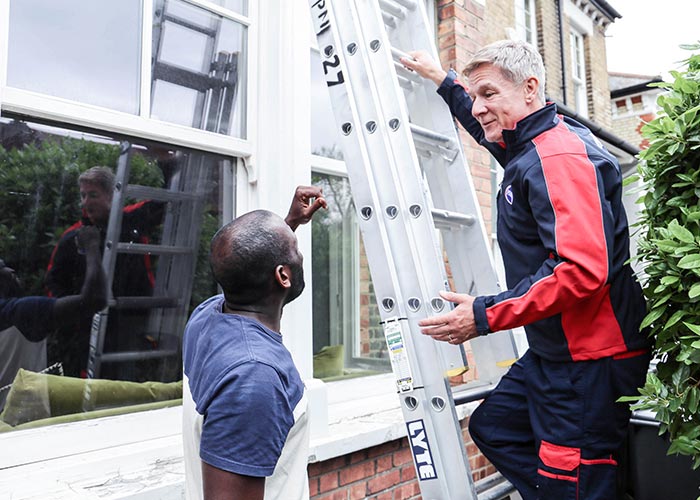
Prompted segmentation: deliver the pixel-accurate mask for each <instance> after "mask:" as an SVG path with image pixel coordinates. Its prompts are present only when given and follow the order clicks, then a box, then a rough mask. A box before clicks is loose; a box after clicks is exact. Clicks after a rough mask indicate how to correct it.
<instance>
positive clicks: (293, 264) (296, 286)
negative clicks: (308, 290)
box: [285, 228, 306, 304]
mask: <svg viewBox="0 0 700 500" xmlns="http://www.w3.org/2000/svg"><path fill="white" fill-rule="evenodd" d="M287 229H289V228H287ZM287 237H288V238H290V254H291V255H292V259H291V261H290V262H289V269H290V271H291V273H292V276H291V279H292V286H291V288H290V289H289V294H287V298H286V300H285V304H288V303H290V302H291V301H293V300H294V299H296V298H297V297H298V296H299V295H301V292H303V291H304V287H305V286H306V283H305V282H304V256H303V255H302V254H301V252H300V251H299V245H298V243H297V237H296V235H295V234H294V232H293V231H292V230H291V229H289V231H288V234H287Z"/></svg>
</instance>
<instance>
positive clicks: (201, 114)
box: [151, 0, 247, 138]
mask: <svg viewBox="0 0 700 500" xmlns="http://www.w3.org/2000/svg"><path fill="white" fill-rule="evenodd" d="M153 16H154V19H153V67H152V78H153V86H152V93H151V117H152V118H156V119H159V120H163V121H167V122H171V123H178V124H181V125H186V126H191V127H195V128H198V129H202V130H209V131H212V132H216V133H219V134H228V135H233V136H236V137H241V138H245V136H246V130H245V117H246V110H245V102H246V101H245V94H246V88H245V81H246V67H247V62H246V50H247V48H246V37H247V29H246V28H245V27H244V26H242V25H241V24H238V23H236V22H234V21H231V20H229V19H225V18H223V17H222V16H219V15H216V14H213V13H211V12H208V11H206V10H204V9H201V8H199V7H196V6H194V5H192V4H189V3H186V2H183V1H181V0H156V1H155V2H154V13H153ZM174 97H175V98H178V99H181V100H178V101H176V102H177V103H178V105H177V106H173V105H172V103H173V101H172V99H173V98H174ZM174 108H177V109H174Z"/></svg>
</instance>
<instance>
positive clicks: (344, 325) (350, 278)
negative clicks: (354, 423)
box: [312, 174, 391, 380]
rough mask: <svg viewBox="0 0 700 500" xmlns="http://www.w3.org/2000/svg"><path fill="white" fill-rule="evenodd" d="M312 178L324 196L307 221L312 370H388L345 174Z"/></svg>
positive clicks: (337, 374) (328, 374)
mask: <svg viewBox="0 0 700 500" xmlns="http://www.w3.org/2000/svg"><path fill="white" fill-rule="evenodd" d="M313 182H314V185H317V186H320V187H321V188H323V193H324V196H325V197H326V200H327V201H328V210H323V211H319V212H317V213H316V215H314V219H313V222H312V241H313V243H312V246H313V248H312V269H313V310H314V314H313V344H314V376H315V377H317V378H323V379H329V380H332V379H335V378H343V377H353V376H362V375H371V374H375V373H381V372H387V371H390V369H391V367H390V365H389V358H388V353H387V349H386V342H385V340H384V333H383V330H382V328H381V326H380V324H379V310H378V309H377V305H376V300H375V297H374V288H373V286H372V280H371V279H370V275H369V267H368V265H367V259H366V257H365V256H364V252H363V251H362V247H361V242H360V240H359V231H358V227H357V221H356V218H355V207H354V205H353V202H352V196H351V193H350V185H349V183H348V180H347V179H346V178H343V177H336V176H331V175H321V174H314V176H313Z"/></svg>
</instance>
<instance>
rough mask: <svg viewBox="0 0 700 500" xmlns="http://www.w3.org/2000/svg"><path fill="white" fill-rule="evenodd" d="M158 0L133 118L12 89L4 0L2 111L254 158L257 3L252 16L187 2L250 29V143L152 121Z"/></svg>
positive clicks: (147, 31) (145, 5) (147, 23)
mask: <svg viewBox="0 0 700 500" xmlns="http://www.w3.org/2000/svg"><path fill="white" fill-rule="evenodd" d="M153 1H154V0H142V3H141V9H142V10H141V18H142V31H141V66H140V68H141V81H140V85H139V89H140V94H141V95H140V96H139V106H140V109H139V113H138V114H130V113H125V112H120V111H115V110H111V109H108V108H103V107H99V106H94V105H89V104H84V103H80V102H77V101H71V100H68V99H63V98H59V97H54V96H50V95H47V94H40V93H37V92H32V91H28V90H23V89H18V88H14V87H8V86H7V52H8V46H9V29H8V28H9V7H10V5H9V3H10V0H0V28H4V29H3V31H2V32H3V33H4V34H5V35H4V37H3V38H2V39H0V106H1V108H0V109H2V111H4V112H10V113H14V114H18V115H25V116H29V117H32V118H37V119H46V120H50V121H54V122H58V123H66V124H70V125H74V126H78V127H85V128H90V129H96V130H104V131H105V132H113V133H120V134H126V135H133V136H138V137H141V138H144V139H148V140H153V141H158V142H166V143H172V144H173V145H177V146H183V147H188V148H194V149H204V150H206V151H209V152H212V153H219V154H224V155H229V156H243V157H249V156H251V155H252V154H253V148H252V144H253V142H254V139H255V138H254V137H251V135H252V134H253V133H254V132H253V131H254V130H255V126H256V123H255V119H254V118H253V117H252V115H253V114H254V113H251V112H250V109H251V103H254V102H255V100H256V99H257V95H256V91H255V89H256V87H257V85H256V81H257V67H256V64H257V63H256V61H257V53H256V50H257V48H256V47H255V44H253V43H252V41H253V40H255V38H254V37H256V36H257V31H256V29H255V25H256V23H255V22H254V19H255V18H256V13H257V8H258V7H257V2H254V1H250V2H249V9H248V10H249V15H248V16H247V17H246V16H242V15H240V14H238V13H236V12H234V11H230V10H228V9H225V8H223V7H221V6H219V5H217V4H214V3H212V2H210V1H208V0H183V1H184V2H187V3H189V4H191V5H194V6H196V7H201V8H204V9H206V10H209V11H211V12H213V13H215V14H217V15H221V16H223V17H225V18H227V19H230V20H232V21H235V22H237V23H240V24H242V25H243V26H244V27H246V28H247V29H246V32H247V40H246V47H247V48H248V55H247V61H248V70H247V76H246V87H247V89H248V91H247V93H248V95H247V103H246V106H247V110H248V112H247V113H246V124H245V129H246V130H247V131H248V134H247V135H248V138H247V139H241V138H237V137H233V136H226V135H221V134H216V133H214V132H207V131H204V130H198V129H194V128H192V127H187V126H183V125H177V124H173V123H167V122H162V121H159V120H155V119H152V118H150V117H149V115H150V102H151V101H150V99H151V96H150V93H151V90H150V89H151V67H150V65H151V48H152V47H151V42H152V23H151V21H152V19H153V14H152V13H153Z"/></svg>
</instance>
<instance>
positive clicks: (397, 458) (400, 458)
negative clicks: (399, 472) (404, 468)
mask: <svg viewBox="0 0 700 500" xmlns="http://www.w3.org/2000/svg"><path fill="white" fill-rule="evenodd" d="M393 457H394V466H397V465H403V464H407V463H409V462H411V461H413V455H412V454H411V450H409V449H406V448H404V449H401V450H399V451H397V452H396V453H394V455H393Z"/></svg>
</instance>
